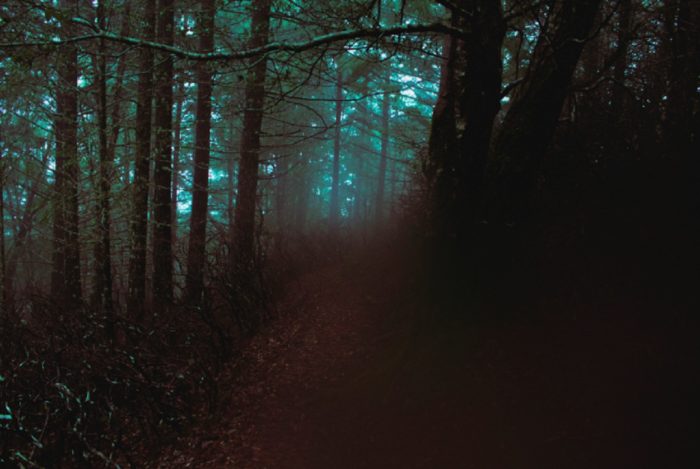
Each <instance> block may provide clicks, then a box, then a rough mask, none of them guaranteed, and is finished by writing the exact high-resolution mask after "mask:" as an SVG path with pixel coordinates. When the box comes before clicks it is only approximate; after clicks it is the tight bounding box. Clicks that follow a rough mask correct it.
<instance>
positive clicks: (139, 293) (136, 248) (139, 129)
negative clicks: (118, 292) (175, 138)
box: [128, 0, 156, 317]
mask: <svg viewBox="0 0 700 469" xmlns="http://www.w3.org/2000/svg"><path fill="white" fill-rule="evenodd" d="M155 25H156V0H146V1H145V10H144V27H143V32H142V37H143V38H144V40H152V39H154V36H155ZM153 63H154V60H153V51H152V49H149V48H147V47H144V48H142V49H141V57H140V64H139V68H140V77H139V84H138V102H137V107H136V157H135V162H134V181H133V188H132V196H133V201H132V207H131V210H132V212H131V253H130V256H129V295H128V308H129V312H130V314H131V315H132V316H137V317H138V316H141V315H142V314H143V313H144V311H145V304H144V303H145V301H146V246H147V240H148V193H149V180H150V162H151V117H152V104H153V103H152V101H153Z"/></svg>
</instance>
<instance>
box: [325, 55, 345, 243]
mask: <svg viewBox="0 0 700 469" xmlns="http://www.w3.org/2000/svg"><path fill="white" fill-rule="evenodd" d="M342 116H343V70H342V69H341V67H340V60H339V57H338V58H337V59H336V80H335V135H334V140H333V173H332V176H331V177H332V179H331V200H330V206H329V213H328V224H329V228H330V230H331V232H332V233H336V232H337V230H338V223H339V220H340V135H341V119H342Z"/></svg>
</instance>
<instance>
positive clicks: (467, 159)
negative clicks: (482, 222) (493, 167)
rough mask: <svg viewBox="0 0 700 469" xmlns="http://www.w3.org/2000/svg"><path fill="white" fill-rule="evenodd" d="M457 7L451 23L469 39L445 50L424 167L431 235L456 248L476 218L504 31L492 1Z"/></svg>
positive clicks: (496, 103)
mask: <svg viewBox="0 0 700 469" xmlns="http://www.w3.org/2000/svg"><path fill="white" fill-rule="evenodd" d="M460 5H461V8H459V9H458V10H455V11H453V23H454V24H455V25H457V26H458V27H460V28H462V29H464V30H465V31H466V32H467V36H466V38H465V39H457V38H455V37H451V38H449V39H448V40H447V41H448V42H447V44H446V46H445V54H444V55H445V56H446V60H445V62H444V63H443V67H442V78H441V83H440V91H439V97H438V102H437V103H436V105H435V110H434V112H433V122H432V128H431V135H430V142H429V157H428V165H427V168H426V170H427V175H428V178H429V180H430V182H431V223H432V226H433V229H434V233H433V235H434V237H435V238H436V241H437V245H441V246H443V247H445V248H447V247H448V245H452V244H455V243H457V244H459V243H460V242H461V241H459V240H461V239H462V238H463V237H464V236H465V234H468V233H469V232H470V228H471V227H472V226H473V224H474V222H475V221H476V219H477V217H478V216H479V211H478V206H479V202H480V199H481V196H482V194H481V193H482V189H483V173H484V166H485V162H486V160H487V158H488V154H489V147H490V142H491V133H492V129H493V123H494V119H495V117H496V114H497V113H498V110H499V109H500V98H501V96H500V93H501V75H502V64H501V45H502V42H503V37H504V33H505V28H504V24H503V18H502V12H501V9H500V6H499V4H498V2H493V1H490V0H470V1H462V2H461V4H460ZM469 12H472V14H469V15H467V14H468V13H469Z"/></svg>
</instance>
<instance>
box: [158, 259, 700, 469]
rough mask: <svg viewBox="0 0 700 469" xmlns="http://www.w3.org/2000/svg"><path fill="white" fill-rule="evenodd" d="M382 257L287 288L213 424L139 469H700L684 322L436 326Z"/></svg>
mask: <svg viewBox="0 0 700 469" xmlns="http://www.w3.org/2000/svg"><path fill="white" fill-rule="evenodd" d="M390 251H393V250H390V249H385V250H384V252H382V250H381V248H377V249H376V250H375V251H373V252H370V253H369V254H366V253H365V255H363V256H360V257H357V258H355V259H353V260H345V261H342V262H336V263H332V264H329V265H327V266H325V267H322V268H320V269H318V270H316V271H313V272H309V273H307V274H305V275H303V276H301V277H299V278H298V279H297V280H296V281H295V282H293V284H292V285H290V286H289V288H288V289H287V294H286V295H285V296H284V297H283V299H282V300H281V301H280V303H279V305H278V308H279V311H280V314H279V317H278V318H277V319H275V320H274V321H272V322H271V323H270V324H268V325H267V326H266V327H265V328H264V330H263V331H262V332H261V333H260V334H259V335H257V336H256V337H254V338H253V339H251V341H250V342H249V343H248V344H247V345H246V346H245V348H244V350H243V352H242V354H241V355H240V356H239V357H237V359H236V360H234V362H233V364H232V365H231V367H230V369H229V370H227V371H226V372H225V373H224V375H225V377H224V378H222V379H223V380H228V381H230V395H229V396H228V397H227V398H225V399H224V403H225V405H223V406H222V410H221V411H220V412H218V413H217V415H216V416H215V418H214V419H212V420H211V421H207V422H203V423H202V424H201V425H199V426H197V427H195V428H193V429H192V432H191V433H190V434H188V435H187V436H185V437H183V438H182V439H180V440H179V441H177V442H176V443H175V444H173V445H172V447H170V448H169V449H167V450H166V451H164V452H163V453H162V454H161V455H160V458H159V460H158V462H156V463H154V467H240V468H516V469H517V468H530V467H532V468H647V467H648V468H670V467H673V468H678V469H680V468H684V467H700V466H697V465H694V462H692V461H691V460H690V457H691V456H693V457H696V458H697V456H696V455H694V454H693V451H694V450H693V448H696V444H697V439H696V438H697V436H698V435H699V434H700V433H699V432H698V431H697V430H698V422H699V421H698V420H697V419H696V418H695V417H694V414H691V412H690V408H691V406H690V403H691V402H692V401H693V400H696V399H697V390H698V389H699V388H698V367H697V360H696V359H695V357H694V355H693V353H692V351H693V350H694V349H695V348H696V345H697V335H696V332H697V330H696V328H695V326H691V323H688V322H684V321H686V320H685V319H682V318H678V317H677V318H675V319H673V320H667V319H664V320H653V319H649V318H648V317H646V316H645V315H644V314H639V313H640V311H638V309H639V308H642V309H644V308H652V307H653V308H657V307H659V305H658V304H654V305H653V306H651V304H646V305H645V304H644V303H647V302H646V301H644V300H641V301H640V300H637V301H631V302H630V301H627V299H625V298H622V299H620V298H618V299H617V300H616V301H612V300H610V301H601V302H598V303H597V304H596V305H595V309H596V311H594V312H591V311H586V306H585V304H586V302H585V301H584V302H581V301H579V302H578V304H579V305H580V306H579V308H578V309H579V310H578V311H574V312H571V311H568V312H562V311H557V310H556V308H555V307H554V306H553V305H554V304H556V302H545V303H543V304H544V306H542V305H539V306H538V308H539V313H537V314H532V315H527V316H526V317H525V316H524V317H521V318H513V317H511V318H509V319H507V320H498V321H491V322H489V321H480V322H475V323H469V322H468V321H464V320H451V321H446V320H436V318H430V315H429V314H426V313H425V312H423V313H421V314H419V313H418V312H417V310H418V309H419V308H416V307H415V305H414V304H412V303H411V302H412V301H413V300H412V298H415V295H412V294H411V292H412V291H414V290H415V289H416V284H415V283H413V282H414V280H413V279H411V278H410V275H408V274H407V271H408V269H407V268H406V265H405V262H402V260H401V259H400V258H399V257H396V256H394V255H393V254H388V253H389V252H390ZM642 297H643V296H642ZM640 298H641V297H640ZM652 303H653V302H652ZM588 304H591V303H588ZM692 324H696V323H695V322H692ZM226 376H227V377H226ZM695 463H696V462H695Z"/></svg>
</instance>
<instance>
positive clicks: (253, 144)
mask: <svg viewBox="0 0 700 469" xmlns="http://www.w3.org/2000/svg"><path fill="white" fill-rule="evenodd" d="M271 4H272V1H271V0H259V1H257V2H255V3H254V5H253V7H252V12H251V30H252V35H251V40H250V43H249V45H248V46H249V48H251V49H253V48H256V47H260V46H262V45H264V44H265V43H266V42H267V40H268V34H269V30H270V8H271ZM266 74H267V59H266V58H265V57H264V56H263V57H256V58H254V59H251V64H250V69H249V70H248V77H247V81H246V89H245V111H244V113H243V130H242V133H241V142H240V155H241V162H240V167H239V171H238V200H237V201H236V211H235V220H234V224H233V229H234V234H233V242H234V245H233V246H232V248H233V249H232V254H233V256H234V261H235V263H236V264H238V265H239V266H243V268H244V269H248V268H249V267H250V266H251V264H252V262H253V259H254V250H255V208H256V199H257V190H258V162H259V157H260V131H261V128H262V121H263V106H264V103H265V77H266Z"/></svg>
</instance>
